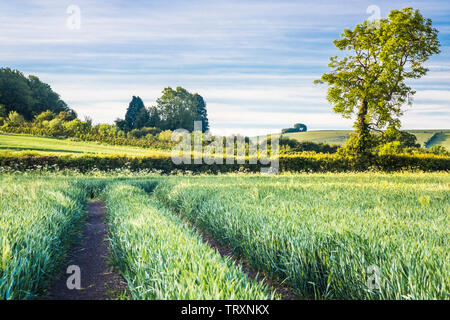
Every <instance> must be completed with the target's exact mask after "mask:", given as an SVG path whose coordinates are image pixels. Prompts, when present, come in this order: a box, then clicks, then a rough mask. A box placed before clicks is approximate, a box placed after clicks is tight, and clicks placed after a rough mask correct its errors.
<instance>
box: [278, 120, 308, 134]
mask: <svg viewBox="0 0 450 320" xmlns="http://www.w3.org/2000/svg"><path fill="white" fill-rule="evenodd" d="M307 130H308V128H307V127H306V125H304V124H303V123H296V124H295V125H294V127H293V128H287V129H282V130H281V133H282V134H283V133H292V132H306V131H307Z"/></svg>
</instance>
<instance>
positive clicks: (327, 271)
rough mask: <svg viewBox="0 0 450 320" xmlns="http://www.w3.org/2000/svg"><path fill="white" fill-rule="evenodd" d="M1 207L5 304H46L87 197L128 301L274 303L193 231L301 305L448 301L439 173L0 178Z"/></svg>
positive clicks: (447, 201)
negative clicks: (102, 213) (303, 301)
mask: <svg viewBox="0 0 450 320" xmlns="http://www.w3.org/2000/svg"><path fill="white" fill-rule="evenodd" d="M0 194H1V195H2V197H1V199H0V212H1V215H0V239H2V241H0V266H1V267H0V298H3V299H5V298H6V299H8V298H9V299H30V298H36V297H40V296H41V295H45V292H46V289H47V288H48V286H49V284H50V282H51V279H53V278H54V277H55V276H56V274H57V270H58V268H60V264H61V261H62V259H63V258H64V256H65V255H66V253H67V249H68V247H69V246H70V243H71V242H72V241H73V240H74V236H75V235H76V233H77V230H79V229H80V224H81V223H82V221H83V215H82V212H83V207H84V203H85V202H86V201H87V200H88V198H89V196H95V197H100V198H102V199H105V201H106V203H107V210H108V213H107V215H108V219H107V221H108V224H109V228H110V231H109V232H110V236H109V245H110V246H111V248H112V252H113V257H112V260H111V261H112V263H113V264H114V265H115V266H116V267H118V269H119V270H120V272H121V274H122V275H123V276H124V278H125V279H126V280H127V283H128V287H129V289H130V291H131V296H130V298H134V299H207V298H214V299H233V298H236V299H266V298H274V297H276V296H274V295H273V292H272V293H269V292H268V291H267V289H266V288H265V287H264V285H262V284H261V283H260V282H256V281H253V280H251V279H249V278H248V277H247V275H246V273H245V272H244V271H243V270H242V269H241V268H240V266H239V265H234V264H232V263H231V262H230V261H229V260H228V259H227V258H224V257H222V256H220V255H219V254H217V252H215V251H214V250H213V249H212V248H211V247H209V245H208V244H207V243H205V242H203V241H202V239H201V237H200V236H199V234H198V233H197V230H202V231H203V232H206V233H207V234H209V235H210V236H211V237H213V238H214V239H215V240H216V241H217V242H218V243H220V244H221V245H222V246H225V247H228V248H231V249H232V252H233V253H234V256H235V257H242V258H244V259H245V260H246V261H247V262H248V263H249V264H250V265H251V266H252V267H253V268H254V269H255V270H257V271H260V272H261V274H262V275H263V276H264V277H267V278H270V279H276V280H278V281H279V282H281V283H283V284H284V285H287V286H288V287H290V288H292V290H293V292H294V293H295V294H296V295H297V296H298V297H300V298H308V299H311V298H316V299H449V298H450V292H449V291H450V280H449V279H450V245H449V244H450V231H449V230H450V175H448V174H446V173H427V174H425V173H403V174H381V173H378V174H377V173H359V174H331V173H330V174H295V175H280V176H260V175H245V174H237V175H227V176H208V175H206V176H157V175H155V176H152V177H148V178H146V177H140V178H131V177H126V176H120V177H111V176H108V177H101V176H100V177H91V176H82V175H79V176H76V177H67V176H60V175H48V176H46V175H44V176H33V175H28V176H27V175H25V176H24V175H21V174H3V175H0ZM374 275H376V278H375V279H377V278H378V277H379V278H378V279H379V281H378V282H376V283H377V287H374V288H373V287H370V286H369V280H370V279H371V277H373V276H374ZM370 283H372V282H370Z"/></svg>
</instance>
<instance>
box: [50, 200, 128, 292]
mask: <svg viewBox="0 0 450 320" xmlns="http://www.w3.org/2000/svg"><path fill="white" fill-rule="evenodd" d="M105 214H106V208H105V204H104V203H103V202H102V201H94V200H93V201H90V202H89V203H88V215H89V216H88V219H87V222H86V225H85V226H84V229H83V239H82V241H81V243H79V244H78V245H75V246H74V247H73V248H72V249H71V255H70V256H69V259H67V262H66V263H65V266H64V270H63V274H62V275H61V277H60V278H59V279H58V280H56V281H55V283H54V284H53V287H52V288H51V289H50V293H49V295H48V297H47V299H50V300H110V299H117V298H118V297H119V296H120V295H122V294H123V293H124V292H126V288H127V285H126V283H125V281H124V280H123V278H122V277H121V276H120V275H118V274H117V273H115V272H114V271H113V270H112V268H111V267H110V266H109V265H108V258H109V251H108V245H107V244H108V243H107V240H106V237H107V233H108V232H107V225H106V223H105V221H104V218H105ZM71 265H75V266H78V267H79V268H80V275H81V277H80V278H81V290H77V289H72V290H69V289H68V288H67V280H68V278H69V277H71V275H72V274H73V271H72V273H71V274H66V270H67V268H68V267H69V266H71ZM72 279H73V278H72ZM71 283H75V282H73V281H71Z"/></svg>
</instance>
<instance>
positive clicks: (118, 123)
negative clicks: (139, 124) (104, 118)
mask: <svg viewBox="0 0 450 320" xmlns="http://www.w3.org/2000/svg"><path fill="white" fill-rule="evenodd" d="M114 123H115V124H116V126H117V127H118V128H119V129H120V130H122V131H125V132H127V131H130V127H128V123H127V122H126V121H125V120H124V119H120V118H117V119H116V120H114Z"/></svg>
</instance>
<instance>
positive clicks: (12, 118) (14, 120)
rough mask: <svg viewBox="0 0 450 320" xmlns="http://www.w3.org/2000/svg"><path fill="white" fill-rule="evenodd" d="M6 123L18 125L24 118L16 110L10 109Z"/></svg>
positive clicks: (23, 121) (21, 123) (23, 122)
mask: <svg viewBox="0 0 450 320" xmlns="http://www.w3.org/2000/svg"><path fill="white" fill-rule="evenodd" d="M8 124H9V125H10V126H13V127H20V126H22V125H24V124H25V118H24V117H23V116H22V115H21V114H19V113H18V112H17V111H11V112H10V113H9V115H8Z"/></svg>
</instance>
